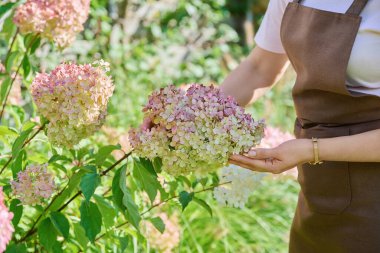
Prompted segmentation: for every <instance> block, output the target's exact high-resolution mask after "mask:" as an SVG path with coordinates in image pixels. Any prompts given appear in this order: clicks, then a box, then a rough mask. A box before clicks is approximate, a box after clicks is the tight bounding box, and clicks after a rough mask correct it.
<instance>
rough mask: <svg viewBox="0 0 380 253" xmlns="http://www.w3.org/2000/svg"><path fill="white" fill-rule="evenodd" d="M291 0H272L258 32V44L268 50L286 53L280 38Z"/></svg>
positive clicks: (256, 39)
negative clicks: (283, 20)
mask: <svg viewBox="0 0 380 253" xmlns="http://www.w3.org/2000/svg"><path fill="white" fill-rule="evenodd" d="M289 1H290V0H270V2H269V5H268V8H267V11H266V13H265V15H264V18H263V20H262V22H261V25H260V28H259V30H258V31H257V33H256V36H255V41H256V44H257V45H258V46H259V47H261V48H263V49H265V50H268V51H271V52H274V53H280V54H284V53H285V50H284V48H283V46H282V42H281V38H280V27H281V21H282V16H283V15H284V12H285V8H286V5H287V4H288V2H289Z"/></svg>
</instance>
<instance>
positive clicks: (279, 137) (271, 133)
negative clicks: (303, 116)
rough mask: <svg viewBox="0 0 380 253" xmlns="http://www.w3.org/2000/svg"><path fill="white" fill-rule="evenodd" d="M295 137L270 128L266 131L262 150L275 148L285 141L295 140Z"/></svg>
mask: <svg viewBox="0 0 380 253" xmlns="http://www.w3.org/2000/svg"><path fill="white" fill-rule="evenodd" d="M294 138H295V137H294V135H292V134H290V133H288V132H284V131H282V130H281V129H279V128H276V127H271V126H268V127H266V128H265V129H264V138H263V139H262V140H261V142H260V145H259V147H260V148H275V147H277V146H278V145H280V144H281V143H283V142H285V141H289V140H292V139H294Z"/></svg>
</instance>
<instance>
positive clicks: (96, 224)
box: [79, 200, 102, 242]
mask: <svg viewBox="0 0 380 253" xmlns="http://www.w3.org/2000/svg"><path fill="white" fill-rule="evenodd" d="M79 211H80V217H81V220H80V224H81V225H82V227H83V228H84V231H85V232H86V236H87V238H88V239H89V240H90V241H91V242H95V238H96V235H97V234H99V233H100V231H101V228H102V214H101V213H100V211H99V208H98V206H97V205H96V204H95V203H92V202H88V201H85V200H84V201H82V204H81V205H80V208H79Z"/></svg>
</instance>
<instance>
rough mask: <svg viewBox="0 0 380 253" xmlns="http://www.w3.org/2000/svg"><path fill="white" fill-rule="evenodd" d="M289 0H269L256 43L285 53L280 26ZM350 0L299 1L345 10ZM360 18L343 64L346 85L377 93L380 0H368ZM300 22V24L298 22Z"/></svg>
mask: <svg viewBox="0 0 380 253" xmlns="http://www.w3.org/2000/svg"><path fill="white" fill-rule="evenodd" d="M289 2H292V1H291V0H270V2H269V6H268V9H267V12H266V13H265V15H264V19H263V21H262V23H261V26H260V28H259V30H258V31H257V34H256V36H255V41H256V44H257V45H258V46H259V47H261V48H263V49H265V50H268V51H271V52H274V53H285V51H284V48H283V46H282V43H281V39H280V26H281V20H282V16H283V14H284V11H285V8H286V6H287V4H288V3H289ZM352 2H353V0H304V1H302V3H301V4H302V5H305V6H308V7H311V8H316V9H321V10H326V11H331V12H339V13H345V12H346V11H347V10H348V9H349V7H350V5H351V4H352ZM361 16H362V22H361V24H360V28H359V32H358V34H357V36H356V39H355V43H354V46H353V48H352V52H351V56H350V60H349V63H348V67H347V77H346V79H347V88H348V89H349V90H350V91H351V92H354V93H355V92H358V93H365V94H373V95H377V96H380V0H369V1H368V3H367V5H366V6H365V8H364V10H363V11H362V13H361ZM301 25H302V24H301Z"/></svg>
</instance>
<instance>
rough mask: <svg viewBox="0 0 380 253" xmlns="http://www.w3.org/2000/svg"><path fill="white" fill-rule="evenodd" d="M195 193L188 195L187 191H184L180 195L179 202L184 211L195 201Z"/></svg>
mask: <svg viewBox="0 0 380 253" xmlns="http://www.w3.org/2000/svg"><path fill="white" fill-rule="evenodd" d="M193 197H194V193H193V192H191V193H188V192H187V191H182V192H180V193H179V202H180V203H181V205H182V211H184V210H185V208H186V207H187V205H188V204H189V203H190V202H191V201H192V200H193Z"/></svg>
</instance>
